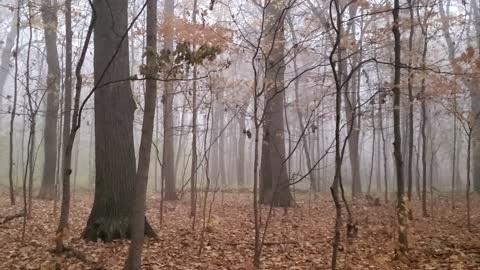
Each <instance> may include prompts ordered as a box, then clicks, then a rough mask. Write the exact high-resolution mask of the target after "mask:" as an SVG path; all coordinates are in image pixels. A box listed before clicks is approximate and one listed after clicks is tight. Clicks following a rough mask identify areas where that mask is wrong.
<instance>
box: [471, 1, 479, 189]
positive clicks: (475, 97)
mask: <svg viewBox="0 0 480 270" xmlns="http://www.w3.org/2000/svg"><path fill="white" fill-rule="evenodd" d="M477 1H478V0H472V1H471V4H472V10H473V14H474V18H475V32H476V40H477V46H478V48H480V11H479V10H478V9H479V3H478V2H477ZM475 81H476V84H475V86H474V87H475V89H471V90H470V95H471V102H472V103H471V109H472V114H473V115H474V117H475V124H474V126H473V133H472V145H471V147H472V159H473V190H474V191H475V192H477V193H480V117H478V116H479V115H480V93H479V91H478V78H475ZM472 88H473V87H472ZM472 90H473V91H472Z"/></svg>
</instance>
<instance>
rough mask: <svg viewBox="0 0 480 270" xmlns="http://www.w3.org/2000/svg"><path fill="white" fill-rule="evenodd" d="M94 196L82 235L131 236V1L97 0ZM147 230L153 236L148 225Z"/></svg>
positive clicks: (132, 166)
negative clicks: (129, 25)
mask: <svg viewBox="0 0 480 270" xmlns="http://www.w3.org/2000/svg"><path fill="white" fill-rule="evenodd" d="M95 9H96V13H97V21H96V22H95V27H94V50H95V53H94V78H95V84H96V85H98V86H99V88H98V89H97V90H96V91H95V96H94V98H95V100H94V103H95V156H96V158H95V171H96V176H95V195H94V202H93V207H92V211H91V213H90V216H89V218H88V221H87V225H86V227H85V230H84V231H83V238H85V239H87V240H92V241H95V240H97V239H101V240H103V241H111V240H113V239H120V238H127V237H130V232H131V230H130V227H131V221H132V210H133V205H132V201H133V196H134V195H133V187H134V179H135V153H134V143H133V114H134V111H135V102H134V100H133V96H132V90H131V88H130V82H128V81H121V82H115V83H109V84H105V83H107V82H113V81H118V80H125V79H127V78H129V75H130V74H129V73H130V72H129V59H128V55H129V54H128V37H127V20H128V13H127V10H128V1H127V0H116V1H113V0H97V1H95ZM145 225H146V229H145V233H146V234H147V235H153V231H152V230H151V228H150V227H149V225H148V223H146V224H145Z"/></svg>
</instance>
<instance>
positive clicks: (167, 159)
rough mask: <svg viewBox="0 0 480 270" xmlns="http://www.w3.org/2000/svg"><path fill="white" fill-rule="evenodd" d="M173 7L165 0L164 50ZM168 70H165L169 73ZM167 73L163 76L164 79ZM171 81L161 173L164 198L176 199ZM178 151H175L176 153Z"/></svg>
mask: <svg viewBox="0 0 480 270" xmlns="http://www.w3.org/2000/svg"><path fill="white" fill-rule="evenodd" d="M174 14H175V7H174V1H173V0H166V1H165V6H164V18H165V23H166V25H167V27H168V29H167V30H166V32H165V40H164V50H167V51H173V31H174V30H173V25H172V23H173V19H174V16H175V15H174ZM169 73H170V72H167V74H169ZM167 76H168V75H166V76H165V79H172V78H167ZM173 86H174V85H173V82H172V81H165V82H164V87H165V92H164V95H163V100H162V101H163V134H164V135H163V170H162V175H163V177H164V181H165V191H164V193H165V200H167V201H172V200H176V199H177V191H176V181H175V180H176V179H175V163H174V162H175V153H174V151H173V142H174V138H173V131H174V126H173V98H174V88H173ZM178 154H179V153H177V155H178Z"/></svg>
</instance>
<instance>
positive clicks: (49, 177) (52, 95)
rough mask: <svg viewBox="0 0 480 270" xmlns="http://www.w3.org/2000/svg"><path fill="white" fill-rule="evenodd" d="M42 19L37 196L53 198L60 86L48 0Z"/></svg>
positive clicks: (54, 15) (55, 21)
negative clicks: (43, 96) (43, 93)
mask: <svg viewBox="0 0 480 270" xmlns="http://www.w3.org/2000/svg"><path fill="white" fill-rule="evenodd" d="M42 19H43V23H44V25H45V29H44V32H45V47H46V49H47V63H48V75H47V106H46V110H47V112H46V114H45V129H44V142H45V159H44V166H43V177H42V185H41V187H40V192H39V194H38V197H39V198H40V199H53V197H54V195H55V187H54V186H55V171H56V165H57V121H58V106H59V105H58V98H59V88H60V64H59V60H58V59H59V57H58V51H57V24H58V18H57V7H55V6H53V5H52V2H51V1H50V0H45V1H44V2H43V5H42Z"/></svg>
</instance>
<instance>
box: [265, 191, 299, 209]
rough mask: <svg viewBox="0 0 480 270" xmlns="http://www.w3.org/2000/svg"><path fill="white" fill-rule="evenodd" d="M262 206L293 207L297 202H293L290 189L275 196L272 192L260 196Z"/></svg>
mask: <svg viewBox="0 0 480 270" xmlns="http://www.w3.org/2000/svg"><path fill="white" fill-rule="evenodd" d="M260 204H263V205H268V206H273V207H293V206H295V202H294V201H293V198H292V194H290V191H289V190H288V189H286V190H282V191H279V192H277V193H276V194H275V195H274V192H273V191H272V190H266V191H265V192H264V193H263V194H262V195H261V196H260Z"/></svg>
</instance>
